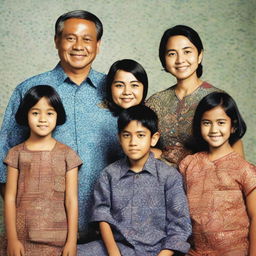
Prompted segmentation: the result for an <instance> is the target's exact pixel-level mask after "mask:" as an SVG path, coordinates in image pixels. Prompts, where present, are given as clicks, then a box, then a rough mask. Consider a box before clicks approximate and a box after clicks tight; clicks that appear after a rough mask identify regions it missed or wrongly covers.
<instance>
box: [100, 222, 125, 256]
mask: <svg viewBox="0 0 256 256" xmlns="http://www.w3.org/2000/svg"><path fill="white" fill-rule="evenodd" d="M100 232H101V236H102V240H103V242H104V244H105V246H106V248H107V251H108V255H109V256H121V253H120V251H119V248H118V246H117V244H116V241H115V238H114V235H113V232H112V230H111V227H110V225H109V224H108V223H107V222H100Z"/></svg>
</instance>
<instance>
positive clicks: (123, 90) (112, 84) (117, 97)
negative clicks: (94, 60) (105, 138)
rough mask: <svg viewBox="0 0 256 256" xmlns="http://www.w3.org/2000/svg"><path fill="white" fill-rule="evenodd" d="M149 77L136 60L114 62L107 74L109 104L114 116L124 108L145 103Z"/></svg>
mask: <svg viewBox="0 0 256 256" xmlns="http://www.w3.org/2000/svg"><path fill="white" fill-rule="evenodd" d="M147 92H148V77H147V73H146V71H145V70H144V68H143V67H142V66H141V65H140V64H139V63H138V62H136V61H135V60H131V59H123V60H118V61H116V62H114V63H113V64H112V66H111V67H110V69H109V72H108V75H107V100H106V101H107V105H108V108H109V109H110V111H111V112H112V114H113V115H114V116H117V115H118V114H119V113H120V112H121V111H122V110H123V109H126V108H129V107H132V106H135V105H138V104H141V103H144V100H145V98H146V96H147Z"/></svg>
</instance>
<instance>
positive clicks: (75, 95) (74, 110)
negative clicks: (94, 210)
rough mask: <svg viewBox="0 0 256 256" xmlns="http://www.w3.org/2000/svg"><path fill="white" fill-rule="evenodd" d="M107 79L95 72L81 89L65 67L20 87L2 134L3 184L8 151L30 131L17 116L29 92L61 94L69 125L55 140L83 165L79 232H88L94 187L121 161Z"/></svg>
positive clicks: (59, 130) (58, 131)
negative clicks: (42, 89)
mask: <svg viewBox="0 0 256 256" xmlns="http://www.w3.org/2000/svg"><path fill="white" fill-rule="evenodd" d="M105 81H106V75H104V74H102V73H99V72H97V71H95V70H93V69H91V70H90V72H89V74H88V77H87V78H86V79H85V81H84V82H83V83H82V84H81V85H79V86H78V85H76V84H75V83H74V82H72V81H71V80H70V79H69V77H68V76H67V75H66V73H65V72H64V70H63V69H62V67H61V65H60V64H58V65H57V66H56V67H55V68H54V69H53V70H51V71H49V72H45V73H43V74H40V75H37V76H34V77H32V78H29V79H28V80H26V81H24V82H23V83H21V84H19V85H18V86H17V87H16V88H15V90H14V92H13V94H12V96H11V98H10V101H9V104H8V106H7V109H6V112H5V116H4V120H3V124H2V129H1V133H0V149H1V151H0V182H1V183H5V182H6V166H5V165H4V164H3V159H4V158H5V156H6V154H7V152H8V150H9V149H10V148H12V147H13V146H15V145H17V144H19V143H21V142H23V141H24V140H25V139H26V138H27V136H28V130H27V129H25V128H24V127H22V126H19V125H18V124H17V123H16V121H15V113H16V111H17V109H18V107H19V104H20V102H21V99H22V97H23V96H24V94H25V93H26V91H27V90H28V89H29V88H31V87H33V86H36V85H51V86H52V87H54V88H55V89H56V90H57V92H58V93H59V95H60V97H61V99H62V102H63V105H64V107H65V110H66V114H67V121H66V123H65V124H63V125H61V126H58V127H57V128H56V129H55V131H54V133H53V136H54V137H55V138H56V139H57V140H59V141H60V142H62V143H64V144H66V145H68V146H70V147H71V148H72V149H74V150H75V151H76V152H77V153H78V154H79V156H80V158H81V159H82V161H83V165H82V167H81V169H80V171H79V231H80V232H81V233H83V232H86V229H87V223H88V219H89V215H90V210H91V196H92V191H93V186H94V183H95V182H96V180H97V178H98V176H99V174H100V172H101V171H102V170H103V168H105V167H106V166H107V165H109V164H110V163H112V162H114V161H115V160H117V159H119V158H120V157H121V148H120V146H119V143H118V140H117V124H116V123H117V122H116V118H115V117H113V116H112V114H111V112H110V111H109V110H108V109H107V108H105V107H104V104H102V101H103V98H104V96H105Z"/></svg>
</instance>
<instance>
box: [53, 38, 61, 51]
mask: <svg viewBox="0 0 256 256" xmlns="http://www.w3.org/2000/svg"><path fill="white" fill-rule="evenodd" d="M59 42H60V38H59V37H58V36H54V43H55V48H56V49H57V50H58V49H59Z"/></svg>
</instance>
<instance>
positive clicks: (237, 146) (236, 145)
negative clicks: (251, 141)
mask: <svg viewBox="0 0 256 256" xmlns="http://www.w3.org/2000/svg"><path fill="white" fill-rule="evenodd" d="M232 148H233V150H234V151H235V152H236V153H238V154H239V155H240V156H241V157H243V158H245V155H244V146H243V142H242V140H238V141H236V142H235V143H234V144H233V145H232Z"/></svg>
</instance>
